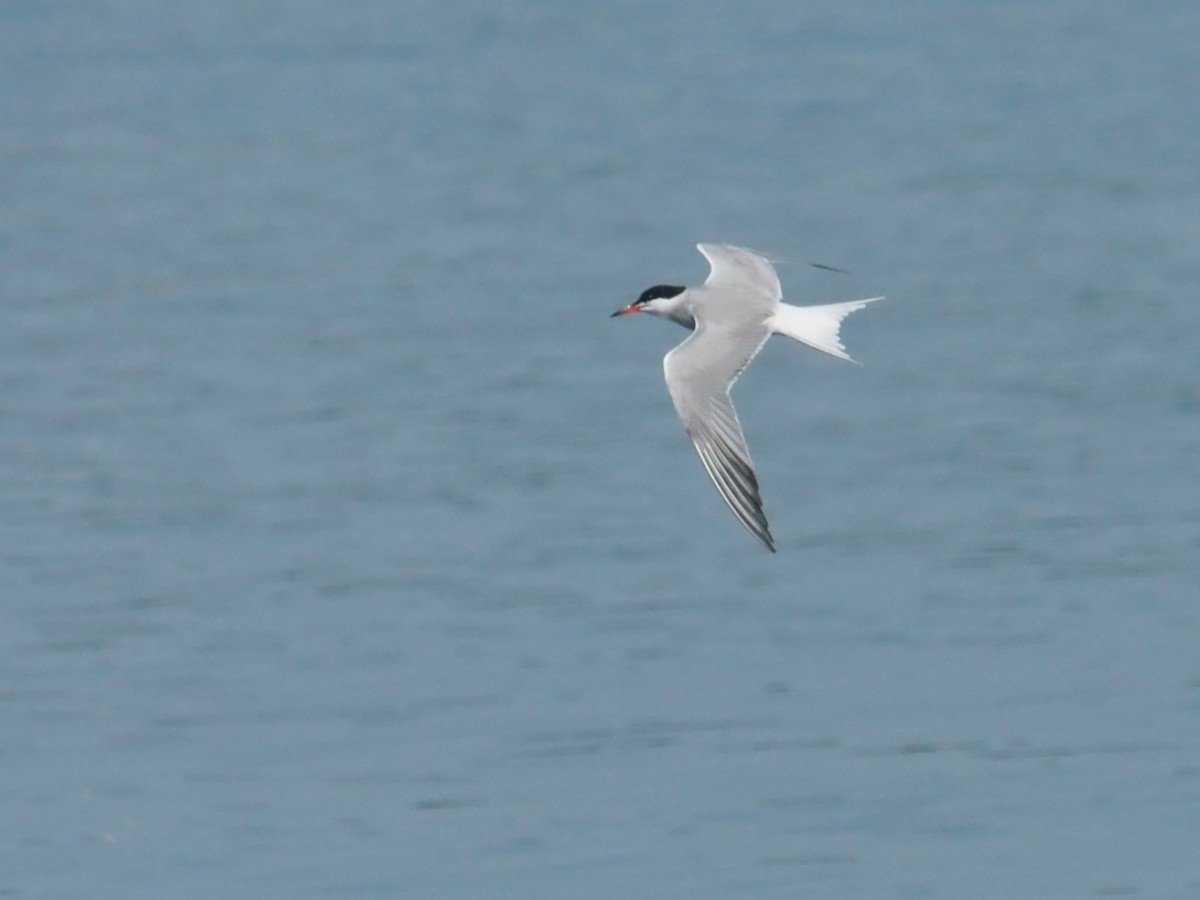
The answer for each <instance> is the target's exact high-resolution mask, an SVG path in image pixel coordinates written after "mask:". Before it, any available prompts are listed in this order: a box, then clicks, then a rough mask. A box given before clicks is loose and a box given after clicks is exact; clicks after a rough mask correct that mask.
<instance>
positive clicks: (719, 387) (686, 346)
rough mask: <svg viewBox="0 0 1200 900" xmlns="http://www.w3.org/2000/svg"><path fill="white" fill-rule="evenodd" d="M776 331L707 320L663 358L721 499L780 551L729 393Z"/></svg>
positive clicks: (673, 397)
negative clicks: (769, 526) (775, 541)
mask: <svg viewBox="0 0 1200 900" xmlns="http://www.w3.org/2000/svg"><path fill="white" fill-rule="evenodd" d="M770 334H771V332H770V330H769V329H768V328H767V326H766V325H765V324H754V325H749V326H740V327H730V326H728V325H724V324H717V323H712V322H708V323H705V322H704V321H703V320H698V321H697V329H696V331H695V332H694V333H693V334H692V336H691V337H689V338H688V339H687V340H685V341H684V342H683V343H682V344H680V345H679V346H678V347H676V348H675V349H674V350H672V351H671V352H670V353H668V354H667V355H666V357H664V359H663V372H664V374H665V375H666V379H667V390H668V391H669V392H670V394H671V401H672V402H673V403H674V404H675V409H676V411H677V412H678V413H679V418H681V419H682V420H683V425H684V427H685V428H686V429H687V432H688V436H689V437H691V439H692V443H693V444H695V445H696V452H697V453H698V454H700V461H701V462H702V463H704V470H705V471H706V472H708V477H709V478H711V479H712V481H713V484H715V485H716V486H717V491H718V492H719V493H720V494H721V498H722V499H723V500H724V501H725V502H726V503H727V504H728V505H729V508H730V509H731V510H733V514H734V515H735V516H737V517H738V520H739V521H740V522H741V523H742V524H743V525H745V526H746V528H748V529H749V530H750V533H751V534H753V535H754V536H755V537H757V538H758V539H759V540H760V541H762V542H763V543H764V544H766V545H767V548H768V549H770V550H771V551H772V552H774V550H775V543H774V539H773V538H772V537H771V532H770V529H769V528H768V527H767V517H766V516H765V515H763V508H762V498H761V497H760V496H759V492H758V478H757V477H755V475H754V464H753V463H752V462H751V461H750V451H749V449H747V447H746V438H745V436H744V435H743V434H742V425H741V423H740V422H739V421H738V415H737V410H735V409H734V408H733V401H732V400H730V398H729V389H730V388H731V387H732V386H733V383H734V381H736V380H737V377H738V375H740V374H741V373H742V370H743V369H745V368H746V366H747V365H749V363H750V360H752V359H754V357H755V355H756V354H757V353H758V351H759V350H760V349H761V348H762V345H763V344H764V343H765V342H766V340H767V338H768V337H769V336H770Z"/></svg>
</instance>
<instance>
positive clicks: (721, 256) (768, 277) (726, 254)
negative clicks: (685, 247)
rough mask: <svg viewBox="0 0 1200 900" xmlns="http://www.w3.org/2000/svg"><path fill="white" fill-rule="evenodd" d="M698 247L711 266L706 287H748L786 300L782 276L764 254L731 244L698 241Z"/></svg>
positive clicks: (774, 298) (772, 297) (705, 283)
mask: <svg viewBox="0 0 1200 900" xmlns="http://www.w3.org/2000/svg"><path fill="white" fill-rule="evenodd" d="M696 249H697V250H699V251H700V252H701V253H703V254H704V258H705V259H707V260H708V264H709V266H710V267H711V268H712V271H711V272H709V273H708V278H707V279H705V282H704V286H705V287H710V288H739V289H742V290H745V289H747V288H749V289H752V290H754V291H755V292H757V293H761V294H764V295H765V296H767V297H769V298H770V299H771V300H781V299H783V288H782V287H781V286H780V284H779V276H778V275H776V274H775V267H774V266H773V265H771V261H770V260H769V259H767V258H766V257H765V256H762V255H760V254H758V253H755V252H754V251H753V250H747V249H746V248H745V247H734V246H733V245H732V244H697V245H696Z"/></svg>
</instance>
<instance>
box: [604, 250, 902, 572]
mask: <svg viewBox="0 0 1200 900" xmlns="http://www.w3.org/2000/svg"><path fill="white" fill-rule="evenodd" d="M696 248H697V249H698V250H699V251H700V252H701V253H702V254H704V257H705V259H707V260H708V264H709V266H710V267H711V269H712V271H710V272H709V274H708V278H707V279H706V280H705V282H704V284H702V285H700V286H699V287H683V286H681V285H672V284H656V285H655V286H654V287H651V288H647V289H646V290H644V291H643V292H642V294H641V296H640V297H638V298H637V299H636V300H635V301H633V302H632V303H630V304H629V305H628V306H624V307H622V308H621V309H619V310H617V311H616V312H615V313H613V316H623V315H626V314H628V313H634V312H646V313H651V314H652V315H656V316H661V317H663V318H666V319H671V320H672V321H674V322H678V323H679V324H680V325H682V326H684V327H685V328H688V329H690V330H691V331H692V334H691V336H690V337H688V338H686V339H685V340H684V341H683V343H682V344H680V345H679V346H678V347H676V348H675V349H674V350H672V351H671V352H670V353H668V354H667V355H666V356H665V357H663V372H664V374H665V375H666V379H667V390H668V391H669V392H670V394H671V401H672V402H673V403H674V404H675V409H676V411H677V412H678V413H679V418H681V419H682V420H683V425H684V427H685V428H686V429H687V433H688V436H689V437H691V439H692V443H693V444H695V445H696V452H697V453H699V454H700V461H701V462H702V463H704V469H705V471H706V472H708V476H709V478H711V479H712V481H713V484H715V485H716V486H717V491H718V492H719V493H720V494H721V498H722V499H723V500H724V501H725V502H726V503H727V504H729V508H730V509H731V510H733V514H734V515H735V516H737V517H738V520H739V521H740V522H741V523H742V524H743V525H745V526H746V528H748V529H749V530H750V533H751V534H753V535H754V536H755V537H757V538H758V539H759V540H760V541H762V542H763V543H764V544H765V545H766V546H767V549H769V550H770V551H771V552H772V553H774V552H775V541H774V538H772V537H771V531H770V529H769V527H768V526H767V517H766V516H765V515H763V508H762V497H761V496H760V495H759V492H758V478H757V477H756V476H755V474H754V464H753V463H752V462H751V461H750V451H749V450H748V449H747V447H746V438H745V437H744V436H743V434H742V425H741V423H740V422H739V421H738V415H737V410H735V409H734V408H733V401H732V400H731V399H730V397H729V390H730V388H732V387H733V383H734V382H735V381H737V378H738V376H739V375H741V374H742V370H743V369H745V368H746V366H748V365H749V364H750V361H751V360H752V359H754V357H755V356H756V355H757V354H758V351H759V350H761V349H762V345H763V344H765V343H766V342H767V338H769V337H770V336H771V335H772V334H782V335H783V336H785V337H790V338H792V339H793V340H797V341H800V342H801V343H804V344H808V346H810V347H813V348H814V349H816V350H820V351H822V352H824V353H828V354H830V355H831V356H836V357H838V358H840V359H845V360H850V361H851V362H853V361H854V360H851V359H850V357H849V356H848V355H847V354H846V348H845V347H843V346H842V342H841V340H840V338H839V337H838V331H839V329H840V327H841V323H842V319H844V318H845V317H846V316H848V315H849V314H850V313H852V312H854V311H855V310H857V309H862V308H863V307H864V306H866V305H867V304H868V303H873V302H875V301H876V300H882V299H883V298H882V297H872V298H871V299H869V300H852V301H850V302H848V303H830V304H828V305H825V306H792V305H791V304H788V303H784V302H783V290H782V288H781V287H780V285H779V276H778V275H776V274H775V267H774V266H772V265H771V261H770V260H768V259H767V258H766V257H764V256H760V255H759V254H757V253H755V252H754V251H752V250H747V249H745V248H743V247H733V246H730V245H729V244H697V245H696Z"/></svg>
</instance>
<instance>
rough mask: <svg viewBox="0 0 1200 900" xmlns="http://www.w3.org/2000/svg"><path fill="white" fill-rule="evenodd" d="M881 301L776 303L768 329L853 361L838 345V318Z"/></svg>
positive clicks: (815, 348)
mask: <svg viewBox="0 0 1200 900" xmlns="http://www.w3.org/2000/svg"><path fill="white" fill-rule="evenodd" d="M882 299H883V298H882V297H872V298H871V299H870V300H851V301H849V302H848V303H829V304H826V305H825V306H792V305H791V304H790V303H780V304H779V309H778V310H777V311H776V312H775V315H774V316H772V317H771V322H770V325H771V330H772V331H773V332H774V333H775V334H782V335H783V336H784V337H790V338H791V339H792V340H794V341H800V343H802V344H808V346H810V347H812V348H813V349H814V350H820V351H821V352H822V353H828V354H829V355H830V356H836V357H838V359H847V360H850V362H855V360H853V359H851V358H850V356H849V354H847V353H846V348H845V347H843V346H842V340H841V338H840V337H839V336H838V331H839V330H840V329H841V327H842V319H844V318H846V316H848V315H850V313H852V312H854V311H855V310H856V309H862V308H863V307H864V306H866V305H867V304H868V303H874V302H875V301H876V300H882Z"/></svg>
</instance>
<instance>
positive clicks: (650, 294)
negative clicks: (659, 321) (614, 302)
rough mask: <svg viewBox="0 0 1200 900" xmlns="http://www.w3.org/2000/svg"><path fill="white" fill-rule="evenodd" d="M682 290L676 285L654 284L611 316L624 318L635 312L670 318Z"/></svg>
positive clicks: (676, 307) (681, 287) (680, 286)
mask: <svg viewBox="0 0 1200 900" xmlns="http://www.w3.org/2000/svg"><path fill="white" fill-rule="evenodd" d="M684 290H685V288H684V287H683V286H682V285H678V284H656V285H654V287H650V288H646V290H644V291H642V293H641V296H639V297H638V298H637V299H636V300H634V301H633V302H632V303H630V304H629V305H628V306H622V307H621V308H620V309H618V310H617V311H616V312H615V313H613V316H624V315H627V314H628V313H635V312H648V313H653V314H654V315H656V316H667V317H670V316H671V314H672V313H673V312H675V311H676V310H677V309H678V307H679V295H680V294H682V293H683V292H684Z"/></svg>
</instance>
